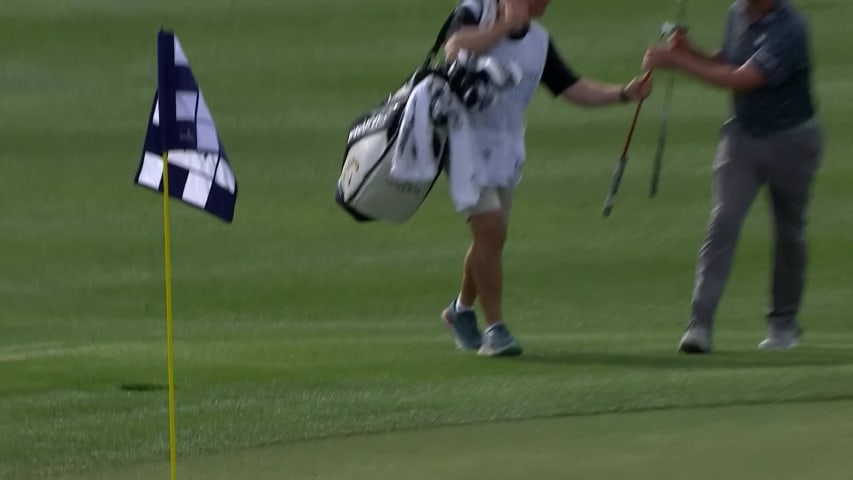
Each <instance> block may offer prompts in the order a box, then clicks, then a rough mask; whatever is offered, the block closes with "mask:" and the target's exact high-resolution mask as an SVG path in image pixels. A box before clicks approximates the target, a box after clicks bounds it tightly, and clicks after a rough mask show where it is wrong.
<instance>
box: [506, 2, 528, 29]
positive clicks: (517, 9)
mask: <svg viewBox="0 0 853 480" xmlns="http://www.w3.org/2000/svg"><path fill="white" fill-rule="evenodd" d="M501 18H502V20H501V21H502V22H503V24H504V25H505V27H506V28H507V29H508V30H509V31H515V30H521V29H523V28H524V27H526V26H527V24H528V23H530V8H529V6H528V2H527V0H503V1H502V2H501Z"/></svg>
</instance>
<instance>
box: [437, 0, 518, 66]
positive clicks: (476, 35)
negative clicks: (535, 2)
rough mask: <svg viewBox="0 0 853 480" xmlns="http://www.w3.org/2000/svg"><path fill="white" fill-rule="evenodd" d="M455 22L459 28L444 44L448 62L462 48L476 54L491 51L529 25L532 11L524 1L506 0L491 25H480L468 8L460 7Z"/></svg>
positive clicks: (454, 57) (453, 58) (454, 58)
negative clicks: (483, 26) (509, 36)
mask: <svg viewBox="0 0 853 480" xmlns="http://www.w3.org/2000/svg"><path fill="white" fill-rule="evenodd" d="M456 22H457V27H456V31H455V32H454V33H453V34H452V35H451V36H450V38H449V39H448V40H447V42H446V43H445V46H444V49H445V51H446V52H447V60H448V62H453V61H454V60H456V57H457V56H458V55H459V51H460V50H467V51H469V52H471V53H475V54H476V53H484V52H488V51H489V50H491V49H492V47H494V46H495V45H497V44H498V42H500V41H501V39H503V38H504V37H506V36H508V35H510V34H511V33H512V32H514V31H517V30H522V29H524V28H526V27H527V25H528V24H529V23H530V12H529V11H528V9H527V2H525V1H523V0H505V1H503V2H501V12H500V14H499V15H498V17H497V18H496V19H495V22H494V23H493V24H492V25H491V26H489V27H485V28H482V27H480V26H479V23H480V22H479V21H478V20H477V18H476V17H475V16H474V15H473V14H472V13H471V11H470V10H467V9H465V8H463V9H461V10H460V12H459V16H458V17H457V19H456Z"/></svg>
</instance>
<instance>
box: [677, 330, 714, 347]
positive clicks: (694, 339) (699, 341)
mask: <svg viewBox="0 0 853 480" xmlns="http://www.w3.org/2000/svg"><path fill="white" fill-rule="evenodd" d="M678 350H679V351H680V352H682V353H690V354H702V353H711V329H710V328H708V327H703V326H700V325H694V324H690V325H689V326H688V327H687V330H686V331H685V332H684V335H683V336H682V337H681V343H679V344H678Z"/></svg>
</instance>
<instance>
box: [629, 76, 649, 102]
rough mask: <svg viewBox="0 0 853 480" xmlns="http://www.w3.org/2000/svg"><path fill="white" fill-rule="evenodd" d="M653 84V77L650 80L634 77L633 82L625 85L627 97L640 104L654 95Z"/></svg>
mask: <svg viewBox="0 0 853 480" xmlns="http://www.w3.org/2000/svg"><path fill="white" fill-rule="evenodd" d="M652 83H653V80H652V77H651V75H650V76H649V78H648V79H645V78H644V77H634V79H633V80H631V81H630V82H628V85H625V89H624V92H625V95H627V96H628V98H630V99H631V100H633V101H635V102H639V101H640V100H643V99H645V98H647V97H648V96H649V95H651V94H652Z"/></svg>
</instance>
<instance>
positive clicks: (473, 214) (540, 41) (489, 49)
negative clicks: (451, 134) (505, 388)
mask: <svg viewBox="0 0 853 480" xmlns="http://www.w3.org/2000/svg"><path fill="white" fill-rule="evenodd" d="M489 1H491V2H493V3H492V5H491V6H494V0H464V1H462V2H461V4H460V5H459V6H458V7H457V9H456V19H455V24H454V27H453V29H452V30H451V31H452V32H453V33H452V34H451V35H450V37H449V38H448V40H447V42H446V44H445V50H446V53H447V58H448V60H449V61H452V60H454V59H455V58H456V56H457V55H458V53H459V52H460V50H467V51H468V52H471V53H474V54H487V55H490V56H493V57H495V58H496V59H498V60H504V61H513V62H516V63H517V64H518V65H519V66H520V67H521V69H522V71H523V74H524V78H523V80H522V81H521V83H520V85H518V86H517V87H515V88H514V89H513V90H511V91H509V92H507V93H505V94H503V95H502V96H501V97H500V99H499V100H498V101H497V102H496V103H495V104H493V105H492V106H491V107H489V108H488V109H487V110H485V111H484V112H482V113H475V114H474V115H475V118H474V119H473V120H472V122H473V123H475V125H477V126H476V127H475V129H476V133H475V137H476V141H477V143H478V144H479V145H480V146H481V148H482V150H481V153H482V158H483V161H484V163H485V165H486V168H487V170H488V171H487V172H484V174H485V175H484V176H485V177H486V178H487V188H484V189H483V190H482V192H481V194H480V200H479V203H478V204H477V205H476V206H475V207H473V208H471V209H470V210H468V211H467V212H465V215H466V217H467V220H468V223H469V225H470V228H471V232H472V237H473V241H472V242H471V244H470V247H469V248H468V252H467V255H466V256H465V261H464V265H463V270H462V286H461V292H460V293H459V295H458V296H457V297H456V298H455V299H454V300H453V301H452V302H451V303H450V305H449V306H448V307H447V309H445V310H444V312H443V314H442V317H443V319H444V322H445V323H446V325H447V326H448V327H449V328H450V329H451V331H452V333H453V335H454V337H455V340H456V344H457V346H459V347H460V348H462V349H464V350H472V351H478V352H479V354H480V355H485V356H499V355H518V354H520V353H521V346H520V345H519V343H518V342H517V341H516V340H515V339H514V338H513V337H512V335H511V334H510V332H509V329H508V328H507V326H506V324H505V323H504V320H505V319H504V317H503V312H502V309H501V306H502V285H503V272H502V264H501V257H502V253H503V248H504V242H505V241H506V237H507V225H508V222H509V213H510V207H511V204H512V198H513V190H514V188H515V186H516V184H517V183H518V182H519V180H520V178H521V171H522V167H523V165H524V161H525V140H524V136H525V120H524V114H525V110H526V109H527V106H528V104H529V102H530V100H531V98H532V97H533V95H534V93H535V91H536V89H537V87H538V85H540V84H544V85H545V87H546V88H547V89H548V90H549V91H550V92H551V93H552V94H553V95H554V96H559V97H561V98H563V99H565V100H566V101H568V102H571V103H573V104H576V105H582V106H587V107H593V106H602V105H612V104H617V103H623V102H629V101H638V100H640V99H642V98H645V97H646V96H648V95H649V93H650V91H651V84H650V82H645V83H644V82H642V80H641V79H639V78H635V79H633V80H631V81H630V82H628V83H627V84H626V85H624V86H623V85H609V84H603V83H599V82H595V81H592V80H587V79H580V78H578V76H577V75H576V74H575V73H574V72H573V71H572V69H571V68H569V67H568V66H567V65H566V64H565V63H564V62H563V60H561V58H560V55H559V53H558V52H557V49H556V48H555V47H554V45H553V43H552V42H551V39H550V36H549V34H548V32H547V31H546V30H545V29H544V28H543V27H542V26H541V25H540V24H539V23H537V22H536V21H532V20H531V19H535V18H539V17H541V16H542V15H543V14H544V13H545V10H546V9H547V7H548V4H549V3H550V2H549V0H500V2H499V3H498V4H497V17H496V20H495V22H494V23H493V24H492V25H488V26H483V27H480V19H481V15H483V12H484V7H485V6H489V5H488V4H486V3H485V2H489ZM451 168H452V167H451ZM475 300H479V302H480V306H481V307H482V310H483V313H484V314H485V324H486V329H485V332H484V334H483V333H481V331H480V328H479V326H478V323H477V317H476V315H475V313H474V303H475Z"/></svg>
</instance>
